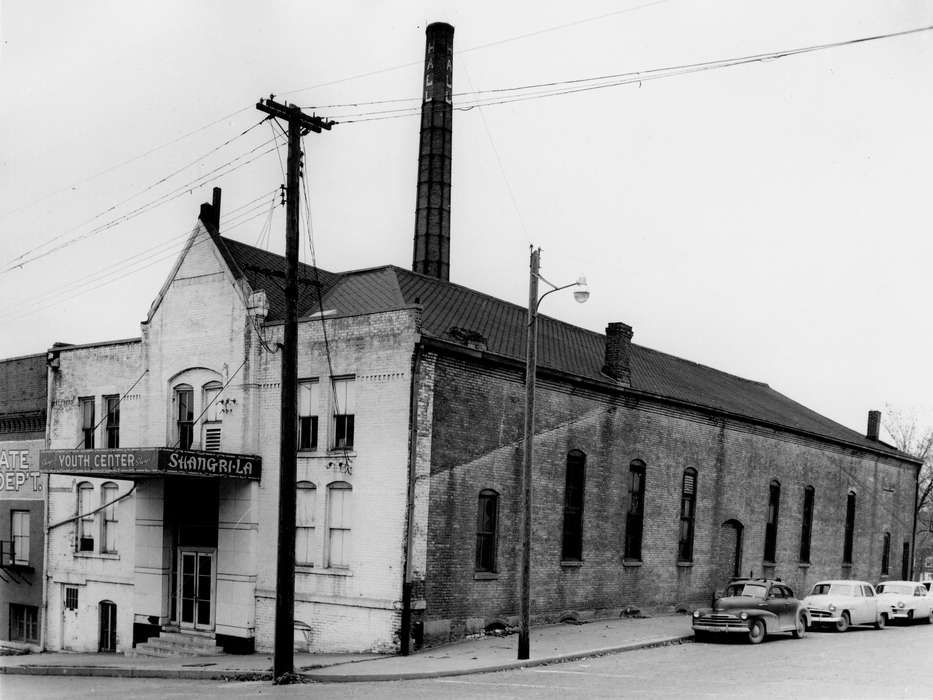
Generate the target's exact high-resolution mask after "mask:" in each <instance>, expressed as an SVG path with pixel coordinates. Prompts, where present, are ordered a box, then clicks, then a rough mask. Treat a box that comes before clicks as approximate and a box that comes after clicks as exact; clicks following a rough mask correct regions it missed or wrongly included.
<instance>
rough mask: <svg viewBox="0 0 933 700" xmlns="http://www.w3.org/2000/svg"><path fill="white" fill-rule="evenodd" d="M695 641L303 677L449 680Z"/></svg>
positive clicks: (663, 639)
mask: <svg viewBox="0 0 933 700" xmlns="http://www.w3.org/2000/svg"><path fill="white" fill-rule="evenodd" d="M692 639H693V634H686V635H677V636H676V637H658V638H655V639H648V640H645V641H642V642H629V643H628V644H621V645H618V646H613V647H603V648H600V649H590V650H588V651H575V652H572V653H568V654H558V655H556V656H546V657H542V658H540V659H525V660H522V661H518V660H515V661H506V662H504V663H499V664H491V665H489V666H475V667H471V668H453V669H450V670H447V671H401V672H396V673H359V674H349V673H347V674H333V673H331V674H328V673H307V672H305V673H302V674H301V675H302V676H304V677H305V678H307V679H308V680H311V681H315V682H318V683H365V682H376V681H412V680H423V679H426V678H446V677H451V676H469V675H473V674H478V673H496V672H498V671H510V670H514V669H520V668H532V667H534V666H547V665H549V664H557V663H565V662H567V661H576V660H577V659H585V658H592V657H596V656H608V655H610V654H620V653H622V652H626V651H637V650H639V649H650V648H652V647H663V646H671V645H674V644H682V643H683V642H686V641H689V640H692Z"/></svg>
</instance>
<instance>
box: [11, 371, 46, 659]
mask: <svg viewBox="0 0 933 700" xmlns="http://www.w3.org/2000/svg"><path fill="white" fill-rule="evenodd" d="M45 424H46V381H45V354H41V355H29V356H26V357H14V358H10V359H8V360H4V361H2V362H0V641H3V642H10V643H11V644H12V645H14V646H18V647H23V648H30V649H39V648H41V644H42V629H43V625H42V578H43V571H44V568H43V565H44V562H43V552H44V548H43V541H44V537H45V530H44V525H45V491H44V489H45V483H46V479H45V477H44V476H42V475H41V474H40V472H39V471H38V466H39V450H40V449H41V448H42V447H45Z"/></svg>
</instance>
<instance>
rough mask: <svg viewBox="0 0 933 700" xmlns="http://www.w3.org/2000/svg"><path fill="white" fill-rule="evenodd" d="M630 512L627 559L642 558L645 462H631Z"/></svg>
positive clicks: (626, 544)
mask: <svg viewBox="0 0 933 700" xmlns="http://www.w3.org/2000/svg"><path fill="white" fill-rule="evenodd" d="M628 471H629V489H628V512H627V513H626V514H625V552H624V554H623V557H624V558H625V559H634V560H639V561H640V560H641V540H642V530H643V529H644V519H645V463H644V462H642V461H641V460H640V459H636V460H634V461H632V463H631V464H629V467H628Z"/></svg>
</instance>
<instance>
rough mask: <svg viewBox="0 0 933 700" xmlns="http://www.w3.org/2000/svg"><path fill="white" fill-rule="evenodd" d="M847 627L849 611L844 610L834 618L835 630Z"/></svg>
mask: <svg viewBox="0 0 933 700" xmlns="http://www.w3.org/2000/svg"><path fill="white" fill-rule="evenodd" d="M847 629H849V613H847V612H844V613H842V615H840V616H839V619H838V620H836V631H837V632H845V631H846V630H847Z"/></svg>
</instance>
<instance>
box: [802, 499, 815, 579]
mask: <svg viewBox="0 0 933 700" xmlns="http://www.w3.org/2000/svg"><path fill="white" fill-rule="evenodd" d="M815 496H816V492H815V491H814V490H813V487H812V486H807V487H806V488H805V489H804V490H803V515H802V518H801V521H800V561H801V563H803V564H809V563H810V540H811V538H812V536H813V499H814V498H815Z"/></svg>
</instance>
